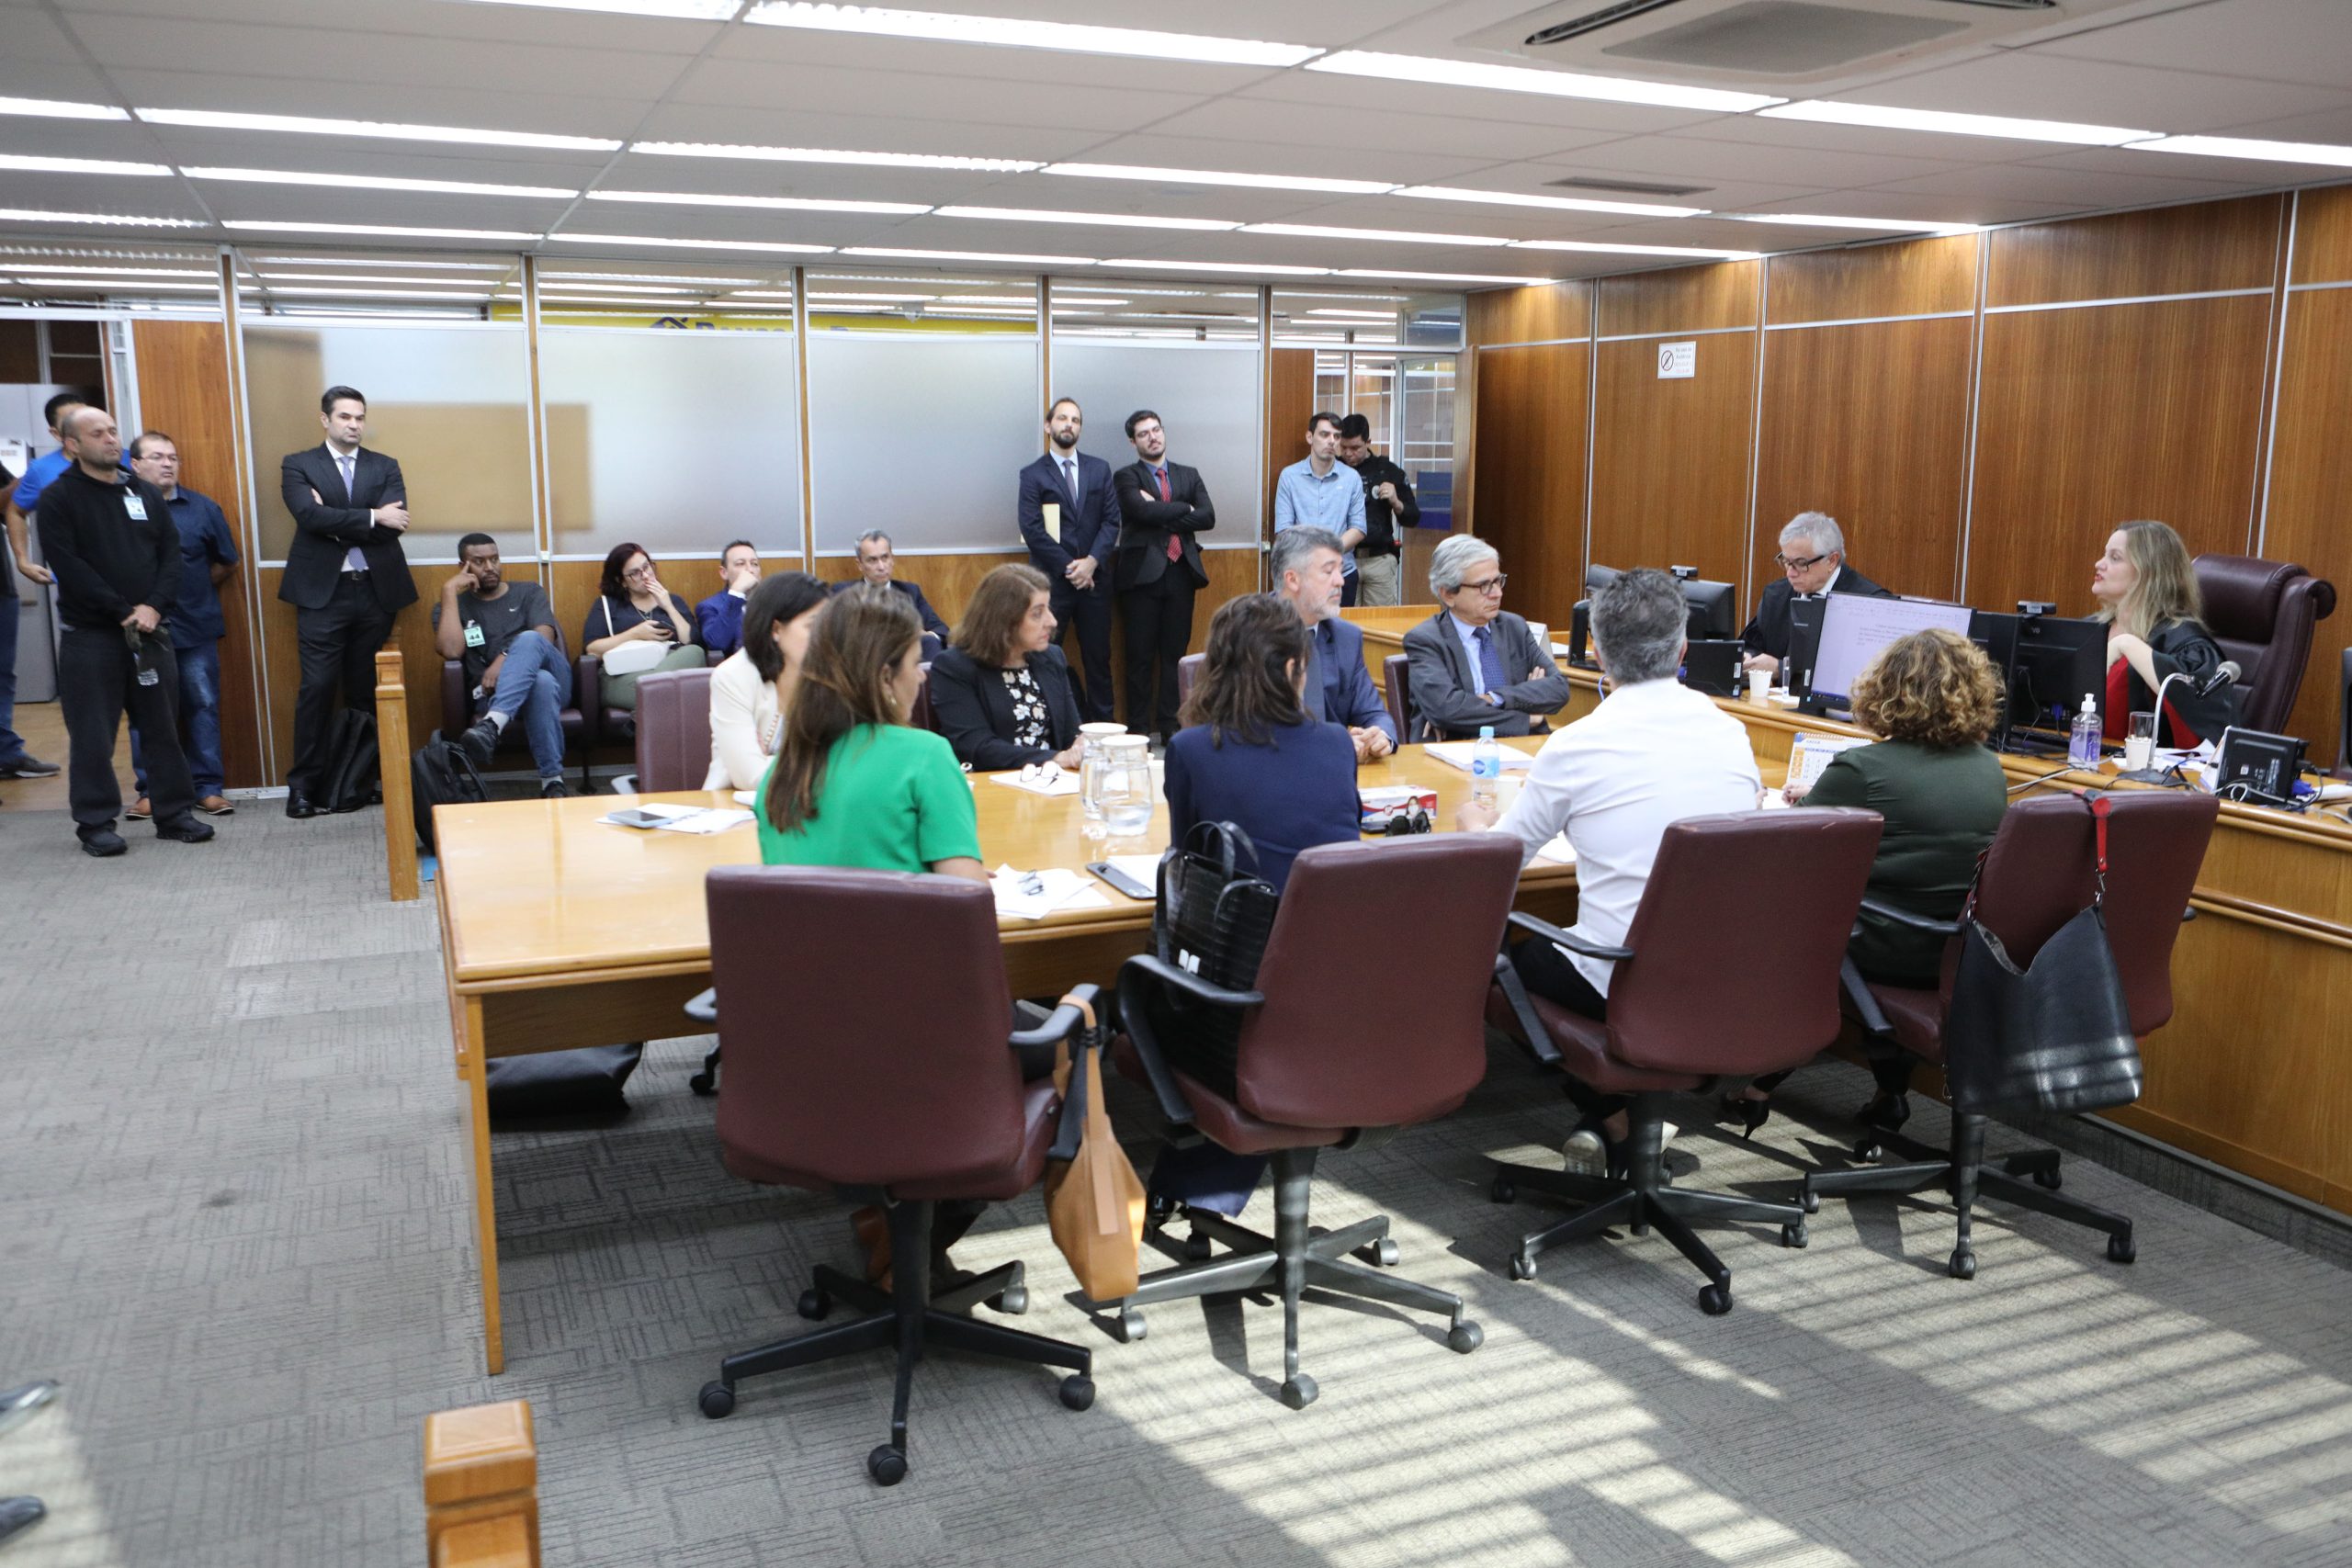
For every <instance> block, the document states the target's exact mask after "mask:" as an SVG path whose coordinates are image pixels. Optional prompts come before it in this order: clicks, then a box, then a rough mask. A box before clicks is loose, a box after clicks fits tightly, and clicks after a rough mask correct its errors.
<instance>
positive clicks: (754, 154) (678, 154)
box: [628, 141, 1040, 175]
mask: <svg viewBox="0 0 2352 1568" xmlns="http://www.w3.org/2000/svg"><path fill="white" fill-rule="evenodd" d="M628 150H629V151H630V152H645V153H650V155H652V156H653V157H656V158H748V159H752V160H755V161H761V162H766V163H773V164H858V165H862V166H864V167H866V168H876V169H969V170H974V171H977V172H978V173H981V174H998V175H1025V174H1027V173H1029V172H1030V171H1031V170H1033V169H1035V168H1037V167H1039V166H1040V165H1038V164H1034V163H1025V162H1023V161H1022V160H1021V159H1018V158H956V157H950V156H948V155H947V154H945V153H942V152H845V151H842V150H838V149H834V148H830V147H746V146H742V145H740V144H738V143H735V142H731V141H632V142H630V143H629V146H628Z"/></svg>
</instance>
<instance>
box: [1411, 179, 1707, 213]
mask: <svg viewBox="0 0 2352 1568" xmlns="http://www.w3.org/2000/svg"><path fill="white" fill-rule="evenodd" d="M1390 194H1391V195H1394V196H1415V197H1421V198H1422V199H1424V200H1427V201H1468V202H1475V203H1476V204H1478V205H1480V206H1490V207H1541V208H1544V209H1546V210H1549V211H1554V212H1620V213H1623V214H1625V215H1626V216H1628V217H1632V218H1696V217H1698V216H1699V215H1700V214H1702V213H1703V212H1705V211H1706V210H1707V209H1705V208H1703V207H1666V206H1662V205H1660V204H1659V203H1657V202H1654V201H1589V200H1587V199H1586V198H1585V197H1580V196H1522V195H1521V194H1520V193H1519V192H1518V191H1514V190H1470V189H1468V188H1466V187H1464V186H1399V187H1397V189H1396V190H1395V191H1393V192H1391V193H1390Z"/></svg>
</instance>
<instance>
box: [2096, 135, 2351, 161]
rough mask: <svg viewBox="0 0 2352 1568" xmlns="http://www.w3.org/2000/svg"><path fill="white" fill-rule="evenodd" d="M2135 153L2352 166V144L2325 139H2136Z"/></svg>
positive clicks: (2182, 137) (2174, 137)
mask: <svg viewBox="0 0 2352 1568" xmlns="http://www.w3.org/2000/svg"><path fill="white" fill-rule="evenodd" d="M2131 151H2132V152H2192V153H2196V154H2199V155H2200V156H2203V157H2208V158H2259V159H2261V160H2263V161H2264V162H2266V163H2273V164H2334V165H2336V166H2337V167H2352V147H2332V146H2330V145H2328V144H2327V143H2326V142H2324V141H2261V140H2259V139H2257V138H2254V137H2246V136H2160V137H2158V138H2157V139H2156V140H2155V141H2135V142H2133V143H2132V144H2131Z"/></svg>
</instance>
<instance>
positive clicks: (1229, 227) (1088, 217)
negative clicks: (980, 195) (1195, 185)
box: [933, 207, 1241, 233]
mask: <svg viewBox="0 0 2352 1568" xmlns="http://www.w3.org/2000/svg"><path fill="white" fill-rule="evenodd" d="M933 216H935V217H939V218H989V219H997V220H1001V221H1004V222H1008V223H1069V224H1074V225H1077V226H1079V227H1081V228H1103V229H1191V230H1195V231H1201V232H1204V233H1227V232H1230V231H1233V230H1235V229H1238V228H1240V227H1241V225H1240V224H1239V223H1238V222H1233V221H1230V220H1226V219H1223V218H1160V217H1155V216H1153V215H1151V214H1148V213H1133V212H1056V211H1050V210H1047V209H1044V208H1035V207H943V208H940V209H938V210H937V211H936V212H935V213H934V214H933Z"/></svg>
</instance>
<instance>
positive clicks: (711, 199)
mask: <svg viewBox="0 0 2352 1568" xmlns="http://www.w3.org/2000/svg"><path fill="white" fill-rule="evenodd" d="M588 199H589V200H591V201H650V202H658V203H661V204H662V205H665V206H672V207H758V208H772V209H780V210H784V211H790V212H882V213H895V214H912V213H917V212H929V211H930V210H931V204H930V203H929V202H925V201H830V200H820V199H819V198H817V197H806V196H703V195H700V194H698V193H696V192H694V191H684V190H592V191H590V192H589V193H588Z"/></svg>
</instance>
